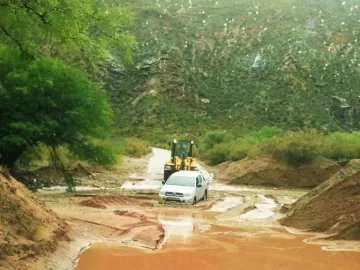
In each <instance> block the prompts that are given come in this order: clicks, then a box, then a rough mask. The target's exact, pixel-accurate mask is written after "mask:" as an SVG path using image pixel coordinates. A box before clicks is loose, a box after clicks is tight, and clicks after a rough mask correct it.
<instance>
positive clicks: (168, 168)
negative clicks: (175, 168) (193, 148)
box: [164, 165, 172, 170]
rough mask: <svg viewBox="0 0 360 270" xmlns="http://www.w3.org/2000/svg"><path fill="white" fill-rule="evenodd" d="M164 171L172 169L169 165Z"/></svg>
mask: <svg viewBox="0 0 360 270" xmlns="http://www.w3.org/2000/svg"><path fill="white" fill-rule="evenodd" d="M164 169H165V170H172V167H171V166H170V165H166V166H165V168H164Z"/></svg>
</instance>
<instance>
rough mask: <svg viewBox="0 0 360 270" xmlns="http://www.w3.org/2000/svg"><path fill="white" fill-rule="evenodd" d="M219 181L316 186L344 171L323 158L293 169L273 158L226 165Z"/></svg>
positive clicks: (243, 183) (265, 157)
mask: <svg viewBox="0 0 360 270" xmlns="http://www.w3.org/2000/svg"><path fill="white" fill-rule="evenodd" d="M220 166H221V174H220V175H219V177H218V179H219V180H222V181H224V182H227V183H229V184H237V185H270V186H278V187H297V188H308V187H315V186H317V185H319V184H321V183H322V182H324V181H325V180H327V179H328V178H329V177H330V176H331V175H332V174H334V173H336V172H337V171H339V170H340V169H341V166H340V165H338V164H337V163H335V162H333V161H331V160H328V159H325V158H320V159H319V160H317V161H316V162H315V163H314V164H311V165H303V166H300V167H293V166H290V165H287V164H285V163H281V162H279V161H278V160H276V159H274V158H272V157H270V156H262V157H258V158H245V159H242V160H240V161H234V162H226V163H225V164H222V165H220Z"/></svg>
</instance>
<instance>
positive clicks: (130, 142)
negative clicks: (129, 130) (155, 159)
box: [124, 138, 150, 157]
mask: <svg viewBox="0 0 360 270" xmlns="http://www.w3.org/2000/svg"><path fill="white" fill-rule="evenodd" d="M124 150H125V155H127V156H129V157H142V156H144V155H146V154H148V153H149V152H150V148H149V144H148V142H146V141H144V140H141V139H138V138H126V139H125V148H124Z"/></svg>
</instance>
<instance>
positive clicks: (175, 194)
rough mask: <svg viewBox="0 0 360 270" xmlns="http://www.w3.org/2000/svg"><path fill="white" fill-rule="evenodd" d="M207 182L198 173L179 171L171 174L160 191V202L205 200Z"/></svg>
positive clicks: (193, 202)
mask: <svg viewBox="0 0 360 270" xmlns="http://www.w3.org/2000/svg"><path fill="white" fill-rule="evenodd" d="M208 188H209V181H207V180H206V179H205V178H204V177H203V175H202V174H201V172H199V171H179V172H176V173H173V174H172V175H171V176H170V177H169V178H168V179H167V181H166V182H165V183H164V185H163V187H162V188H161V190H160V193H159V197H160V200H161V201H163V202H165V201H176V202H180V203H192V204H195V203H196V202H198V201H200V200H201V199H204V200H206V199H207V196H208Z"/></svg>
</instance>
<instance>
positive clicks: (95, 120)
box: [0, 46, 114, 168]
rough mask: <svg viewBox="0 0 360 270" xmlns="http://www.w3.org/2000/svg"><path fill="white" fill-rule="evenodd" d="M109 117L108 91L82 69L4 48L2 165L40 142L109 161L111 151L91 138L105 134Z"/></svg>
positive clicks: (0, 59) (0, 53)
mask: <svg viewBox="0 0 360 270" xmlns="http://www.w3.org/2000/svg"><path fill="white" fill-rule="evenodd" d="M111 116H112V111H111V108H110V106H109V104H108V102H107V99H106V95H105V94H104V92H102V91H101V90H99V88H98V87H97V85H96V84H94V83H92V82H90V81H89V79H88V76H87V75H86V74H84V73H83V72H81V71H79V70H78V69H76V68H74V67H71V66H68V65H66V64H64V63H63V62H61V61H59V60H55V59H51V58H47V57H45V58H40V59H38V60H29V59H27V58H24V56H23V55H22V54H21V53H20V52H19V51H18V50H16V49H14V48H9V47H8V46H1V47H0V119H1V125H0V138H1V139H0V153H1V157H0V164H6V165H7V166H9V167H10V168H12V167H13V165H14V162H15V161H16V160H17V158H18V157H19V156H20V155H21V154H22V153H23V152H24V151H25V150H26V148H27V147H29V146H33V145H36V144H38V143H40V142H41V143H44V144H46V145H49V146H55V147H56V146H58V145H65V146H67V147H68V148H69V149H70V150H72V151H73V152H74V153H75V154H77V155H78V156H79V157H81V158H86V159H90V160H93V161H96V162H98V163H102V164H109V163H111V162H112V161H114V159H113V156H112V155H111V154H110V152H108V151H107V150H105V149H104V148H102V147H100V146H97V145H94V144H93V143H92V141H93V138H103V137H104V136H105V135H106V134H107V132H108V129H109V127H110V124H111Z"/></svg>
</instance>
